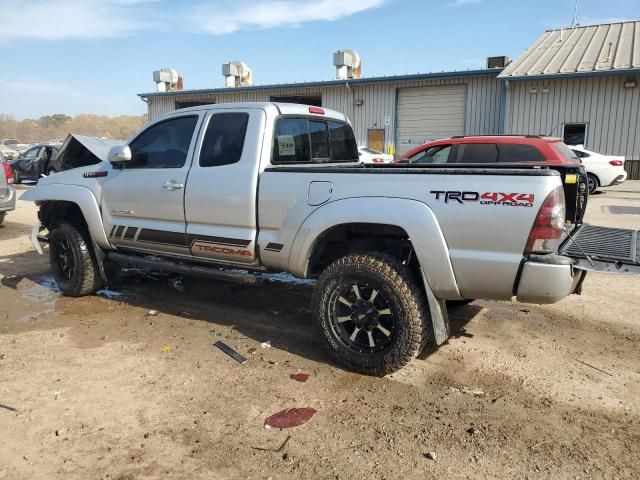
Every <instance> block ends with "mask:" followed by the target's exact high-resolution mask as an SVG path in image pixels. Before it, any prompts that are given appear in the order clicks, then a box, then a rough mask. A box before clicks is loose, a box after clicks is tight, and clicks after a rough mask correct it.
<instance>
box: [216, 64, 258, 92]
mask: <svg viewBox="0 0 640 480" xmlns="http://www.w3.org/2000/svg"><path fill="white" fill-rule="evenodd" d="M222 75H224V86H225V87H248V86H250V85H253V75H252V73H251V69H250V68H249V67H247V65H246V64H245V63H243V62H229V63H225V64H223V65H222Z"/></svg>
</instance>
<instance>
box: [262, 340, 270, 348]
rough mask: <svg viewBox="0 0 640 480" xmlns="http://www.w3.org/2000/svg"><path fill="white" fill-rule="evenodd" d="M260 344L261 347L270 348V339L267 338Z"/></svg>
mask: <svg viewBox="0 0 640 480" xmlns="http://www.w3.org/2000/svg"><path fill="white" fill-rule="evenodd" d="M260 346H261V347H262V348H271V341H270V340H267V341H266V342H262V343H261V344H260Z"/></svg>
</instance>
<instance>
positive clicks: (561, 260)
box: [516, 255, 586, 303]
mask: <svg viewBox="0 0 640 480" xmlns="http://www.w3.org/2000/svg"><path fill="white" fill-rule="evenodd" d="M585 273H586V272H583V271H582V270H576V269H574V268H573V266H572V260H571V259H570V258H568V257H563V256H560V255H545V256H544V257H543V256H541V257H540V258H539V259H529V260H527V261H525V263H524V265H523V266H522V271H521V273H520V281H519V282H518V289H517V293H516V298H517V300H518V301H519V302H525V303H556V302H558V301H560V300H562V299H563V298H564V297H566V296H567V295H570V294H572V293H574V292H575V291H576V290H577V289H578V286H579V285H580V281H581V280H582V278H583V276H584V275H585Z"/></svg>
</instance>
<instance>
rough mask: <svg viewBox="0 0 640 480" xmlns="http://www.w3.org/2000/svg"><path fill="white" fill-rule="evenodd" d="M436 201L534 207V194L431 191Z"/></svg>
mask: <svg viewBox="0 0 640 480" xmlns="http://www.w3.org/2000/svg"><path fill="white" fill-rule="evenodd" d="M429 193H431V194H432V195H435V197H436V200H444V203H449V202H458V203H462V204H464V203H466V202H480V205H505V206H508V207H533V200H534V198H535V197H534V195H533V193H517V192H514V193H505V192H484V193H480V192H459V191H455V190H454V191H445V190H431V192H429Z"/></svg>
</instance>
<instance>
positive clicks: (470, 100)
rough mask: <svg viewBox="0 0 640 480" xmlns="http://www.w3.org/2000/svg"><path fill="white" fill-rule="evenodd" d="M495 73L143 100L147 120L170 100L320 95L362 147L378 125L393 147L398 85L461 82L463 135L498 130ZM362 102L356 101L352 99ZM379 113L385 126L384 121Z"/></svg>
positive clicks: (249, 99)
mask: <svg viewBox="0 0 640 480" xmlns="http://www.w3.org/2000/svg"><path fill="white" fill-rule="evenodd" d="M496 75H497V72H496V74H490V75H477V76H468V77H451V78H440V79H425V80H412V81H402V82H399V81H393V80H391V81H389V82H388V83H387V82H379V83H371V84H356V85H353V84H351V86H349V87H345V86H342V85H341V86H329V87H317V88H287V89H278V88H274V89H271V90H245V91H243V90H238V91H237V92H229V93H226V92H225V93H216V94H210V95H189V94H188V93H185V94H180V95H172V96H169V95H167V96H158V97H150V98H149V106H148V112H149V120H153V119H155V118H157V117H159V116H160V115H162V114H164V113H167V112H170V111H172V110H174V109H175V99H179V100H180V101H212V102H215V103H226V102H241V101H244V102H262V101H269V98H270V97H271V95H305V94H321V95H322V105H323V106H324V107H326V108H330V109H333V110H338V111H340V112H343V113H345V114H346V115H347V116H348V117H349V118H350V119H351V122H352V123H353V126H354V131H355V134H356V138H357V140H358V144H359V145H366V142H367V130H368V129H370V128H384V130H385V146H387V147H388V146H389V145H395V123H396V122H395V116H396V99H397V89H398V88H410V87H423V86H424V87H426V86H438V85H454V84H465V85H467V98H466V107H465V134H467V135H479V134H497V133H499V123H500V121H499V116H500V83H499V82H498V81H497V80H496ZM359 100H362V105H356V101H358V103H360V102H359ZM385 117H389V120H390V121H389V124H388V125H385Z"/></svg>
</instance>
